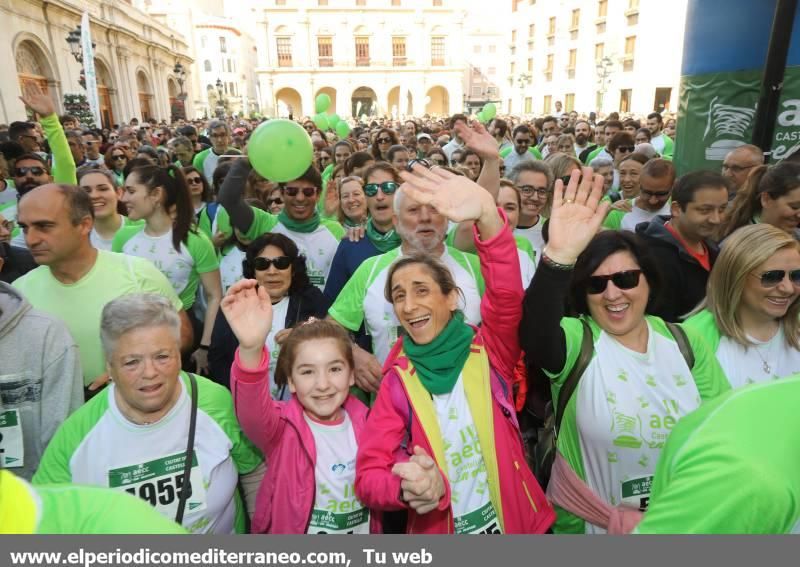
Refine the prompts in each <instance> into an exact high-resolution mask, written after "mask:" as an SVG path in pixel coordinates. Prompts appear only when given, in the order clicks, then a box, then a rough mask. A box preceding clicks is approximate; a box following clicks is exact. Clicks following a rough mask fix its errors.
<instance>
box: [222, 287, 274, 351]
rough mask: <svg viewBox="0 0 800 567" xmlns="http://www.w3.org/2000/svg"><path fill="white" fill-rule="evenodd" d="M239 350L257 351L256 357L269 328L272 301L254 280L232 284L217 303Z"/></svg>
mask: <svg viewBox="0 0 800 567" xmlns="http://www.w3.org/2000/svg"><path fill="white" fill-rule="evenodd" d="M220 307H221V308H222V312H223V313H224V314H225V318H226V319H227V320H228V324H229V325H230V326H231V330H232V331H233V334H234V335H236V338H237V339H238V340H239V346H240V347H241V351H240V353H241V352H243V351H253V352H255V351H257V352H258V354H259V357H260V355H261V350H262V349H263V348H264V343H266V341H267V335H268V334H269V331H270V329H272V303H271V301H270V298H269V295H268V294H267V290H266V289H264V288H263V287H258V285H257V283H256V280H240V281H238V282H236V283H235V284H233V285H232V286H231V288H230V289H229V290H228V293H227V294H225V297H224V298H222V303H221V304H220Z"/></svg>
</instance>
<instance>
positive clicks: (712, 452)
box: [634, 376, 800, 534]
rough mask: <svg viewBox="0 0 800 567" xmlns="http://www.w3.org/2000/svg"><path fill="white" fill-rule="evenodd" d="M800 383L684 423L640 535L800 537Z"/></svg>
mask: <svg viewBox="0 0 800 567" xmlns="http://www.w3.org/2000/svg"><path fill="white" fill-rule="evenodd" d="M798 407H800V376H794V377H791V378H786V379H784V380H779V381H777V382H767V383H763V384H757V385H754V386H748V387H747V388H743V389H739V390H734V391H733V392H730V393H729V394H728V395H726V396H722V397H720V398H717V399H716V400H714V401H713V402H710V403H708V404H705V405H704V406H702V407H701V408H700V409H698V410H697V411H695V412H693V413H691V414H689V415H687V416H686V417H684V418H683V419H682V420H681V422H680V423H679V424H678V425H677V427H675V429H674V431H673V432H672V435H670V437H669V440H668V441H667V444H666V446H665V447H664V450H663V451H662V452H661V458H660V459H659V461H658V466H657V468H656V475H655V481H654V482H653V489H652V493H651V500H650V507H649V508H648V510H647V513H646V514H645V515H644V518H643V519H642V522H641V523H640V524H639V526H638V527H637V528H636V530H635V532H634V533H640V534H789V533H793V534H798V533H800V467H798V466H797V450H798V449H797V448H798V447H800V412H798V411H797V408H798Z"/></svg>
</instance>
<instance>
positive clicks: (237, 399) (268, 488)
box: [231, 349, 382, 534]
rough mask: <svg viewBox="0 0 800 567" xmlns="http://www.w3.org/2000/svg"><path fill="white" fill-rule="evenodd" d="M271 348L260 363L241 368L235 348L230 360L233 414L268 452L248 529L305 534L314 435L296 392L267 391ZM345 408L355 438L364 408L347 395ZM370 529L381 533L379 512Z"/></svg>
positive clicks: (361, 431)
mask: <svg viewBox="0 0 800 567" xmlns="http://www.w3.org/2000/svg"><path fill="white" fill-rule="evenodd" d="M268 372H269V353H268V352H267V351H266V349H265V350H264V355H263V357H262V359H261V365H260V366H259V367H258V368H257V369H255V370H245V369H244V368H242V366H241V363H240V361H239V351H238V349H237V351H236V357H235V358H234V361H233V365H232V366H231V392H232V394H233V402H234V404H235V407H236V416H237V417H238V418H239V423H240V424H241V426H242V430H243V431H244V433H245V435H247V437H248V438H249V439H250V440H251V441H253V443H255V445H256V446H257V447H258V448H259V449H261V451H262V452H263V453H264V456H265V457H266V462H267V474H266V475H264V480H263V481H261V486H260V487H259V489H258V497H257V499H256V511H255V514H254V516H253V525H252V528H251V532H252V533H272V534H304V533H306V530H307V529H308V523H309V521H310V520H311V512H312V510H313V508H314V498H315V496H316V482H315V480H314V466H315V464H316V460H317V459H316V457H317V451H316V447H315V446H314V435H313V434H312V433H311V430H310V429H309V427H308V424H307V423H306V420H305V418H304V417H303V407H302V406H301V405H300V403H299V402H298V401H297V398H296V397H295V396H292V399H290V400H289V401H286V402H277V401H274V400H273V399H272V398H271V397H270V394H269V379H268ZM344 409H345V411H346V412H347V414H348V416H349V417H350V420H351V421H352V422H353V431H354V433H355V436H356V442H358V443H359V444H360V443H361V442H362V441H363V440H364V437H365V425H366V421H367V408H366V406H365V405H364V404H363V403H361V402H360V401H359V400H358V399H356V398H354V397H353V396H349V397H348V398H347V400H346V401H345V403H344ZM370 531H371V533H381V531H382V530H381V525H380V512H376V513H375V512H373V511H371V510H370Z"/></svg>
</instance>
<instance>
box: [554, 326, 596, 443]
mask: <svg viewBox="0 0 800 567" xmlns="http://www.w3.org/2000/svg"><path fill="white" fill-rule="evenodd" d="M581 325H582V326H583V338H582V339H581V351H580V353H579V354H578V360H577V361H576V362H575V366H573V367H572V370H570V372H569V375H568V376H567V379H566V380H565V381H564V385H563V386H561V390H560V391H559V392H558V408H557V411H556V437H558V430H559V429H560V428H561V419H562V418H563V417H564V411H565V410H566V409H567V403H569V399H570V398H571V397H572V394H573V393H574V392H575V388H577V387H578V382H579V381H580V379H581V376H582V375H583V373H584V372H585V371H586V368H587V367H588V366H589V363H590V362H591V361H592V355H593V354H594V337H592V328H591V327H590V326H589V323H587V322H586V320H585V319H581Z"/></svg>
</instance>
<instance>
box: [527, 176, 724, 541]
mask: <svg viewBox="0 0 800 567" xmlns="http://www.w3.org/2000/svg"><path fill="white" fill-rule="evenodd" d="M579 179H581V172H580V171H573V172H572V174H571V176H570V179H569V184H568V185H567V186H566V189H565V187H564V183H563V181H561V180H557V181H556V183H555V185H556V186H555V193H554V198H553V213H552V215H551V217H550V223H549V237H550V239H549V241H548V244H547V246H546V248H545V250H544V254H543V256H542V260H541V262H540V263H539V268H538V269H537V271H536V274H535V275H534V277H533V281H532V282H531V285H530V287H529V288H528V290H527V292H526V294H525V302H524V316H523V319H522V324H521V325H520V339H521V343H522V348H523V350H524V351H525V352H526V353H527V355H528V356H529V358H530V360H531V361H532V362H533V363H534V364H535V365H536V366H538V367H539V368H541V369H542V370H543V371H544V372H545V374H546V375H547V376H548V377H549V378H550V380H551V384H552V390H553V400H554V404H555V403H556V402H557V407H558V410H559V411H560V412H562V413H561V415H559V416H558V418H559V419H561V427H560V430H559V432H558V442H557V449H558V453H557V456H556V462H555V464H554V466H553V471H552V478H551V480H550V488H549V491H548V495H549V496H550V497H551V500H552V501H553V502H554V503H555V504H556V505H557V506H560V508H558V511H559V516H558V521H557V522H556V524H555V526H554V528H553V529H554V531H556V532H560V533H606V531H610V532H612V533H618V532H619V531H628V530H629V529H631V527H632V526H633V525H635V523H636V522H637V521H638V513H637V512H636V510H639V511H643V510H644V509H646V507H647V501H648V496H649V492H650V488H649V487H650V485H651V482H652V480H653V474H654V472H655V465H656V461H657V460H658V456H659V453H660V451H661V447H662V446H663V444H664V441H665V440H666V438H667V435H668V434H669V432H670V429H671V428H672V426H673V425H674V424H675V423H676V422H677V420H678V419H679V418H680V417H681V416H683V415H685V414H686V413H688V412H690V411H692V410H693V409H695V408H697V407H698V406H699V404H700V403H701V400H708V399H711V398H713V397H715V396H717V395H718V394H720V393H721V392H723V391H725V390H727V389H728V388H729V386H728V384H727V381H726V380H725V376H724V374H723V373H722V369H721V368H720V367H719V364H718V363H717V361H716V359H715V358H714V356H713V354H712V353H711V351H710V350H709V349H708V347H707V346H706V345H705V343H704V342H703V340H702V339H701V337H700V335H698V334H695V333H694V332H686V333H684V332H683V331H682V330H681V329H680V328H679V327H677V326H674V327H668V326H667V324H665V323H664V321H663V320H661V319H660V318H658V317H653V316H650V315H647V312H648V310H649V309H650V308H651V307H652V304H653V301H654V300H655V299H656V298H657V297H658V290H659V274H658V270H657V266H656V265H655V263H654V261H653V260H652V259H651V258H650V257H649V255H648V254H647V250H646V247H645V246H644V245H643V243H642V242H641V241H640V240H639V238H638V237H637V236H635V235H633V234H629V233H626V232H623V231H606V232H602V233H600V234H596V233H597V230H598V229H599V227H600V224H601V221H602V220H603V218H604V216H605V214H606V211H607V210H608V206H609V205H608V203H605V202H600V199H601V196H602V186H603V179H602V177H601V176H599V175H594V176H592V170H591V168H584V169H583V172H582V179H581V180H580V182H579ZM567 289H568V290H569V294H568V297H567V291H566V290H567ZM567 301H568V302H569V304H570V306H571V308H572V309H573V310H574V311H575V312H576V313H577V315H578V317H567V316H565V304H566V303H567ZM687 337H688V338H687ZM584 344H585V345H590V346H588V350H587V348H586V347H584V346H581V347H580V348H578V345H584ZM581 360H582V361H583V362H581ZM573 369H576V370H573ZM562 390H564V391H566V392H567V394H564V396H563V397H562V398H563V399H562V398H560V397H559V396H560V395H561V392H562ZM567 396H568V397H567ZM665 400H667V401H666V402H665ZM554 487H556V488H555V489H554ZM612 507H613V508H614V509H613V510H612ZM597 509H602V510H605V512H604V513H603V514H593V513H592V510H597ZM631 514H632V516H631ZM620 518H622V521H621V522H616V521H612V520H614V519H620Z"/></svg>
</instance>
